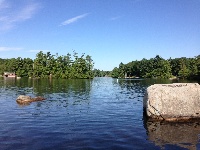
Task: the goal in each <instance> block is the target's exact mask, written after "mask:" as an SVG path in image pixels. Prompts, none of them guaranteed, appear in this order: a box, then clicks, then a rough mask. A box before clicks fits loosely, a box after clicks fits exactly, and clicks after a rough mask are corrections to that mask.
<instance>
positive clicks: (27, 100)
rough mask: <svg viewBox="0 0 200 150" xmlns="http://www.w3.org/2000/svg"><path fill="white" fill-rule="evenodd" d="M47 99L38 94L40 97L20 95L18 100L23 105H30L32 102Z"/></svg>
mask: <svg viewBox="0 0 200 150" xmlns="http://www.w3.org/2000/svg"><path fill="white" fill-rule="evenodd" d="M43 100H45V98H44V97H41V96H38V97H35V98H31V97H30V96H26V95H20V96H19V97H18V98H17V100H16V102H17V103H18V104H21V105H28V104H30V103H31V102H35V101H43Z"/></svg>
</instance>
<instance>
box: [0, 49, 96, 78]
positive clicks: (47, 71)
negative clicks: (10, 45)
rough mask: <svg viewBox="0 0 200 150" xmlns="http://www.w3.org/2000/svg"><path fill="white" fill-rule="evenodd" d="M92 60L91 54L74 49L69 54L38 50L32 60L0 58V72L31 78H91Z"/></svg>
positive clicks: (92, 75)
mask: <svg viewBox="0 0 200 150" xmlns="http://www.w3.org/2000/svg"><path fill="white" fill-rule="evenodd" d="M93 65H94V63H93V60H92V58H91V56H89V55H86V56H85V54H82V55H81V56H78V53H76V52H75V51H74V52H73V54H72V55H71V54H70V53H68V54H67V55H65V56H63V55H62V56H59V55H58V53H56V55H52V54H51V53H50V52H47V53H43V52H42V51H40V52H39V53H37V54H36V58H35V59H34V60H32V59H30V58H21V57H18V58H11V59H1V58H0V74H2V75H3V73H4V72H14V73H15V74H16V75H17V76H19V77H33V78H47V77H49V76H51V77H53V78H66V79H71V78H81V79H88V78H93V77H94V74H93V71H92V70H93Z"/></svg>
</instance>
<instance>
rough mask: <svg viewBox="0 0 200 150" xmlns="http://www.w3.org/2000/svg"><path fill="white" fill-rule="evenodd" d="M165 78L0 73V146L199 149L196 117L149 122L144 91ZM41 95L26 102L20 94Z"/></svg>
mask: <svg viewBox="0 0 200 150" xmlns="http://www.w3.org/2000/svg"><path fill="white" fill-rule="evenodd" d="M170 82H171V81H169V80H123V79H112V78H94V79H93V80H81V79H80V80H64V79H52V80H49V79H38V80H36V79H28V78H21V79H8V78H6V79H5V78H0V149H1V150H4V149H8V150H9V149H15V150H16V149H20V150H23V149H24V150H35V149H39V150H40V149H48V150H49V149H147V150H150V149H152V150H156V149H170V150H172V149H200V122H189V123H164V122H149V121H147V120H146V118H145V116H143V96H144V92H145V90H146V88H147V87H148V86H150V85H152V84H154V83H170ZM22 94H23V95H24V94H25V95H29V96H32V97H35V96H43V97H45V98H46V100H44V101H40V102H33V103H31V104H30V105H27V106H21V105H18V104H17V103H16V99H17V97H18V96H19V95H22Z"/></svg>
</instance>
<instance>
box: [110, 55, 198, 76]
mask: <svg viewBox="0 0 200 150" xmlns="http://www.w3.org/2000/svg"><path fill="white" fill-rule="evenodd" d="M110 76H111V77H113V78H134V77H141V78H167V79H169V78H176V77H178V78H182V79H200V55H198V56H196V57H194V58H186V57H181V58H174V59H172V58H170V59H167V60H165V59H163V58H162V57H160V56H159V55H157V56H156V57H155V58H150V59H148V60H147V59H145V58H143V59H142V60H140V61H137V60H136V61H132V62H129V63H127V64H123V63H120V64H119V67H115V68H114V69H113V70H112V72H111V74H110Z"/></svg>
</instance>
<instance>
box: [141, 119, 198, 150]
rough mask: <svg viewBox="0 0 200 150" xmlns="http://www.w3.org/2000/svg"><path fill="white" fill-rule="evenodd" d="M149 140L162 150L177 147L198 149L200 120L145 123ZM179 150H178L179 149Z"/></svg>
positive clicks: (191, 149)
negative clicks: (168, 146)
mask: <svg viewBox="0 0 200 150" xmlns="http://www.w3.org/2000/svg"><path fill="white" fill-rule="evenodd" d="M144 126H145V128H146V130H147V136H148V140H150V141H152V142H154V143H155V145H157V146H160V147H161V148H166V146H167V145H176V146H177V147H179V149H180V148H186V149H190V150H196V149H198V146H199V142H200V120H196V121H192V122H163V121H162V122H161V121H144ZM177 149H178V148H177Z"/></svg>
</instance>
